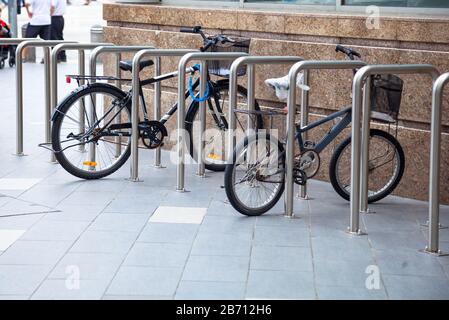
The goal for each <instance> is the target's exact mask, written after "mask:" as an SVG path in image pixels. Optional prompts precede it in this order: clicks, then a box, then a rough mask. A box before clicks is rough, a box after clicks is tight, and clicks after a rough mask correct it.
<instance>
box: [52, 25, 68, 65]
mask: <svg viewBox="0 0 449 320" xmlns="http://www.w3.org/2000/svg"><path fill="white" fill-rule="evenodd" d="M51 23H52V25H51V32H52V40H64V36H63V30H64V18H63V17H62V16H53V17H52V20H51ZM58 59H59V60H60V61H67V58H66V53H65V51H61V52H60V53H59V56H58Z"/></svg>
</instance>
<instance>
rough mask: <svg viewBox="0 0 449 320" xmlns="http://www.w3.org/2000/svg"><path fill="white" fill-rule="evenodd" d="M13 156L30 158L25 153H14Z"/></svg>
mask: <svg viewBox="0 0 449 320" xmlns="http://www.w3.org/2000/svg"><path fill="white" fill-rule="evenodd" d="M12 155H13V156H16V157H26V156H28V155H27V154H25V153H23V152H22V153H13V154H12Z"/></svg>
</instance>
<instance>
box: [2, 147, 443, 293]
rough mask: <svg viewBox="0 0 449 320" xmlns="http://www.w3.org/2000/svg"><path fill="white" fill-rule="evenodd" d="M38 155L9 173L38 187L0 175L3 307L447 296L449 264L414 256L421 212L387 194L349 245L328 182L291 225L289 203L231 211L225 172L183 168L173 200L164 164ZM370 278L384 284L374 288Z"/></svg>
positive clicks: (300, 204) (171, 177) (298, 203)
mask: <svg viewBox="0 0 449 320" xmlns="http://www.w3.org/2000/svg"><path fill="white" fill-rule="evenodd" d="M35 151H36V153H37V154H36V155H35V158H34V156H29V157H25V158H20V159H16V158H13V159H16V161H11V165H12V166H13V167H14V168H15V170H12V172H11V173H9V174H8V175H6V176H8V179H15V178H14V177H15V176H20V177H23V176H24V175H25V174H24V172H28V173H29V174H30V175H29V176H30V178H29V179H35V180H16V181H15V183H14V184H11V185H14V190H8V188H7V187H5V184H2V183H3V182H4V181H5V180H3V179H1V178H0V185H3V187H2V188H5V189H3V190H0V193H1V194H2V195H3V196H2V197H0V201H1V202H0V203H1V204H0V206H1V207H0V212H1V213H0V214H1V215H3V217H1V218H0V239H6V237H5V235H7V236H9V238H8V239H9V240H10V242H11V244H10V246H9V247H8V248H3V250H4V251H3V252H2V253H1V254H0V299H9V298H19V299H21V298H23V299H30V298H31V299H60V298H61V299H159V298H164V299H173V298H174V299H206V298H207V299H214V298H219V299H243V298H246V299H253V298H275V299H277V298H287V299H317V298H318V299H336V298H342V299H363V298H368V299H387V298H389V299H402V298H432V299H436V298H449V280H448V273H449V258H448V257H439V258H438V257H434V256H430V255H426V254H423V253H420V252H418V249H422V248H424V246H425V239H426V238H425V232H426V230H427V229H426V228H424V227H421V226H420V223H421V222H424V221H425V220H426V212H427V210H426V203H423V202H418V201H411V200H405V199H401V198H397V197H390V198H388V199H386V200H385V201H383V202H382V203H380V204H378V205H374V206H373V208H374V210H375V211H376V213H375V214H370V215H363V216H362V221H363V226H364V228H365V229H366V231H367V232H368V235H367V236H359V237H354V236H350V235H348V234H346V233H345V232H344V229H345V227H346V226H347V220H348V211H349V207H348V204H347V203H345V202H344V201H343V200H341V199H340V198H339V197H338V196H337V195H335V193H334V192H333V190H332V188H331V187H330V185H328V184H327V183H323V182H317V181H312V182H311V186H310V194H311V196H312V197H313V199H312V200H309V201H302V200H299V199H296V200H295V208H296V209H295V212H296V213H297V214H296V218H295V219H287V218H285V217H283V216H282V214H281V213H282V203H279V204H278V205H277V206H276V208H275V209H273V210H272V212H270V213H269V214H266V215H264V216H261V217H258V218H248V217H244V216H241V215H239V214H238V213H237V212H235V211H234V210H233V208H232V207H231V206H230V205H229V204H227V202H226V196H225V193H224V190H223V189H222V188H221V185H222V174H216V173H209V176H208V178H206V179H202V178H199V177H197V176H195V175H194V169H195V168H194V167H189V168H188V172H187V176H186V178H187V180H186V182H187V184H186V185H187V188H188V190H189V191H190V192H186V193H177V192H176V191H174V182H175V167H174V166H173V165H170V164H168V163H167V159H165V163H166V164H167V168H166V169H156V168H152V167H151V166H149V165H142V169H141V177H143V179H144V181H143V182H139V183H133V182H129V181H127V180H126V178H127V175H128V172H129V170H128V166H125V167H124V168H123V169H122V170H121V171H120V172H119V173H117V174H115V175H114V176H112V177H111V178H109V179H104V180H100V181H90V182H89V181H80V180H77V179H75V178H73V177H71V176H70V175H68V174H66V173H65V172H64V171H62V170H61V168H59V167H58V166H56V165H53V164H50V163H48V162H46V157H47V154H46V153H45V152H40V151H37V150H35ZM3 154H4V153H3ZM33 154H34V152H33ZM142 154H143V159H142V163H145V162H146V163H150V158H151V154H150V152H147V151H144V152H142ZM166 155H167V154H164V156H166ZM7 157H9V156H7ZM11 157H13V156H11ZM165 158H167V157H165ZM17 162H22V163H21V164H20V165H19V164H18V163H17ZM28 166H31V167H32V168H33V169H32V170H31V169H30V171H29V170H28ZM11 169H12V167H11ZM31 172H33V174H31ZM12 181H14V180H12ZM31 181H32V182H33V183H31ZM21 185H22V186H23V187H20V186H21ZM21 188H23V189H21ZM17 212H19V213H21V214H20V215H16V213H17ZM40 212H45V213H40ZM27 213H28V214H27ZM442 223H443V224H446V225H447V224H449V208H447V207H444V208H443V210H442ZM6 230H8V232H9V234H6V233H5V231H6ZM448 234H449V231H448V230H442V232H441V237H442V247H443V249H446V250H447V249H449V237H448ZM15 237H16V238H17V239H14V238H15ZM1 241H2V240H0V243H1ZM5 241H6V240H4V241H3V242H5ZM367 268H368V269H367ZM373 270H374V271H376V270H379V272H380V277H379V281H380V282H379V289H372V290H369V289H367V286H366V284H367V281H368V284H370V283H371V284H372V283H374V284H375V282H376V281H375V280H374V282H370V281H369V279H371V278H369V276H370V273H371V272H373ZM367 272H368V273H367ZM78 279H79V281H78ZM367 279H368V280H367Z"/></svg>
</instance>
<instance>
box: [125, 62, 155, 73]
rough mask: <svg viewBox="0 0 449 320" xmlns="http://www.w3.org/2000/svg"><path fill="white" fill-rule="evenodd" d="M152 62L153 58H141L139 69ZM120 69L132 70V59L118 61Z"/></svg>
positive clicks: (150, 64)
mask: <svg viewBox="0 0 449 320" xmlns="http://www.w3.org/2000/svg"><path fill="white" fill-rule="evenodd" d="M153 64H154V62H153V60H142V61H140V70H142V69H144V68H146V67H149V66H152V65H153ZM120 69H121V70H123V71H130V72H131V71H132V70H133V61H132V60H122V61H120Z"/></svg>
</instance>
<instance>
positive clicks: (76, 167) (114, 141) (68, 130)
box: [52, 83, 131, 179]
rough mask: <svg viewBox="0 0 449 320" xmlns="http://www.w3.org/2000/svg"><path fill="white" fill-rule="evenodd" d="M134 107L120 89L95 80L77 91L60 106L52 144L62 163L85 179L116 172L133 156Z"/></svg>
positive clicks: (55, 120) (54, 124)
mask: <svg viewBox="0 0 449 320" xmlns="http://www.w3.org/2000/svg"><path fill="white" fill-rule="evenodd" d="M130 144H131V107H130V103H129V99H128V97H127V95H126V94H125V93H124V92H123V91H121V90H120V89H118V88H116V87H114V86H112V85H109V84H106V83H95V84H91V85H85V86H82V87H80V88H78V89H77V90H75V91H74V92H73V93H72V94H71V95H70V96H68V97H67V98H66V99H65V100H64V101H63V102H62V103H61V104H60V105H59V106H58V108H57V110H56V115H55V118H54V121H53V129H52V146H53V150H54V152H55V156H56V159H57V161H58V162H59V164H60V165H61V166H62V167H63V168H64V169H65V170H66V171H67V172H69V173H71V174H72V175H74V176H76V177H79V178H82V179H100V178H103V177H105V176H108V175H110V174H111V173H113V172H115V171H117V170H118V169H119V168H120V167H121V166H122V165H123V164H124V163H125V162H126V160H127V159H128V158H129V156H130V152H131V149H130Z"/></svg>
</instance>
